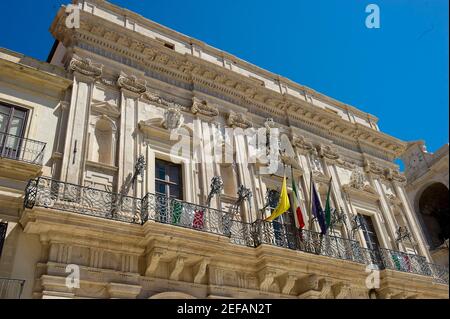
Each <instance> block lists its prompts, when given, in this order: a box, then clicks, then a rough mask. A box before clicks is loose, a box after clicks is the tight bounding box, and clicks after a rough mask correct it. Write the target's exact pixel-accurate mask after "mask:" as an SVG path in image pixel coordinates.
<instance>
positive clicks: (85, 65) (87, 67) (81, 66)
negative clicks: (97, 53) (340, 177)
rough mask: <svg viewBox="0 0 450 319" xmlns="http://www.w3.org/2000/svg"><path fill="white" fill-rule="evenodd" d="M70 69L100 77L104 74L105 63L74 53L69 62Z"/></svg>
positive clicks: (89, 75)
mask: <svg viewBox="0 0 450 319" xmlns="http://www.w3.org/2000/svg"><path fill="white" fill-rule="evenodd" d="M69 70H70V71H72V72H78V73H80V74H82V75H85V76H88V77H92V78H100V77H101V76H102V70H103V65H102V64H98V63H93V62H92V60H91V59H89V58H82V57H79V56H77V55H74V56H73V57H72V60H70V62H69Z"/></svg>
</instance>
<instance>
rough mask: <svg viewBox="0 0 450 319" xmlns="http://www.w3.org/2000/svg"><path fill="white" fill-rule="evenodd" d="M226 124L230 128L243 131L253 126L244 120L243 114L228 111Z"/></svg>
mask: <svg viewBox="0 0 450 319" xmlns="http://www.w3.org/2000/svg"><path fill="white" fill-rule="evenodd" d="M227 124H228V125H229V126H231V127H239V128H242V129H244V130H245V129H247V128H250V127H252V126H253V124H252V122H251V121H249V120H247V119H246V118H245V115H244V114H242V113H235V112H233V111H230V113H229V114H228V120H227Z"/></svg>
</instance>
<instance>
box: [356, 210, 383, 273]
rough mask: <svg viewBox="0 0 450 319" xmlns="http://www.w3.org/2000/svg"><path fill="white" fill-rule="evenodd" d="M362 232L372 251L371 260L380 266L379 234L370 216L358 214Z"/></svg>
mask: <svg viewBox="0 0 450 319" xmlns="http://www.w3.org/2000/svg"><path fill="white" fill-rule="evenodd" d="M358 218H359V222H360V224H361V230H362V232H363V234H364V239H365V240H366V244H367V248H368V249H369V250H370V258H371V259H372V262H373V263H374V264H380V262H381V256H380V251H379V248H380V243H379V241H378V236H377V232H376V230H375V226H374V224H373V221H372V218H371V217H370V216H366V215H362V214H358Z"/></svg>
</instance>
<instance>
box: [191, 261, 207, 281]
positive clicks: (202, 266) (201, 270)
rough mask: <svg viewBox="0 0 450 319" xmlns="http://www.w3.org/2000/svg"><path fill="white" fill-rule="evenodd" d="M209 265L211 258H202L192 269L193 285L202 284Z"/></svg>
mask: <svg viewBox="0 0 450 319" xmlns="http://www.w3.org/2000/svg"><path fill="white" fill-rule="evenodd" d="M210 263H211V258H203V259H202V260H201V261H199V262H198V263H197V264H195V265H194V266H193V267H192V270H193V273H194V283H195V284H202V283H204V281H205V278H206V270H207V267H208V265H209V264H210Z"/></svg>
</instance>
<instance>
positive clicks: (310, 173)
mask: <svg viewBox="0 0 450 319" xmlns="http://www.w3.org/2000/svg"><path fill="white" fill-rule="evenodd" d="M312 222H313V219H312V172H309V230H311V231H312Z"/></svg>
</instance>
